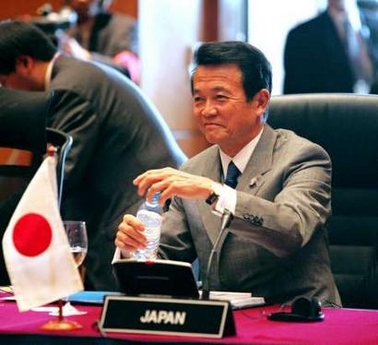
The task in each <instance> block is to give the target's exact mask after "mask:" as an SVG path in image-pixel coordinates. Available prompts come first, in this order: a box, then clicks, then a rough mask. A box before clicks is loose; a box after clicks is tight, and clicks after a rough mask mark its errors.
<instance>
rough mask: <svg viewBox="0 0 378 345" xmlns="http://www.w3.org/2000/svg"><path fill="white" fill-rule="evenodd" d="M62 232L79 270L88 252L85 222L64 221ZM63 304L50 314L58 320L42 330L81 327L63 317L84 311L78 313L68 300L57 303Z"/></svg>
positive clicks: (83, 312)
mask: <svg viewBox="0 0 378 345" xmlns="http://www.w3.org/2000/svg"><path fill="white" fill-rule="evenodd" d="M63 226H64V230H65V232H66V234H67V239H68V243H69V246H70V250H71V253H72V255H73V258H74V260H75V263H76V267H77V268H79V267H80V265H81V264H82V263H83V261H84V259H85V256H86V255H87V250H88V236H87V228H86V224H85V221H79V220H66V221H64V222H63ZM63 301H64V302H65V304H64V306H62V305H60V306H59V308H58V311H54V312H52V313H50V315H54V316H56V315H58V316H59V317H60V318H59V320H58V321H57V322H50V323H48V324H46V325H45V326H43V329H60V330H64V329H77V328H81V327H82V326H81V325H80V324H78V323H76V322H74V321H69V320H64V319H63V316H67V315H82V314H86V313H87V312H86V311H80V310H78V309H77V308H75V307H74V306H72V305H71V303H70V301H69V298H63V299H62V300H60V301H59V303H63Z"/></svg>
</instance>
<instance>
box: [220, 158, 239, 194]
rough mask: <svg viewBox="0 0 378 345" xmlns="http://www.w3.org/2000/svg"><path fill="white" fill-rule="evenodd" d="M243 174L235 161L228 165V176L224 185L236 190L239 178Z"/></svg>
mask: <svg viewBox="0 0 378 345" xmlns="http://www.w3.org/2000/svg"><path fill="white" fill-rule="evenodd" d="M240 174H241V172H240V170H239V169H238V167H237V166H236V165H235V163H234V162H233V161H231V162H230V163H229V164H228V168H227V175H226V179H225V181H224V183H225V184H226V185H227V186H230V187H231V188H235V187H236V185H237V184H238V177H239V176H240Z"/></svg>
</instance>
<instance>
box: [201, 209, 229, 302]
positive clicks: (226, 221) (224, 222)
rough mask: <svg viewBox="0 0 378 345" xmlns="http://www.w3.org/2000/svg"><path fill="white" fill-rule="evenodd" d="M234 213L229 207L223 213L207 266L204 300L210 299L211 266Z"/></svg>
mask: <svg viewBox="0 0 378 345" xmlns="http://www.w3.org/2000/svg"><path fill="white" fill-rule="evenodd" d="M233 218H234V217H233V215H232V213H231V212H230V210H228V209H227V208H225V209H224V211H223V214H222V223H221V228H220V231H219V233H218V236H217V238H216V240H215V243H214V246H213V248H212V249H211V252H210V256H209V260H208V261H207V268H206V277H205V279H204V282H203V288H202V296H201V299H203V300H208V299H209V297H210V279H209V277H210V273H211V267H212V265H213V260H214V255H215V254H216V253H217V252H218V250H219V243H220V239H221V238H222V235H223V233H224V231H225V230H226V229H227V228H228V227H229V226H230V224H231V221H232V219H233Z"/></svg>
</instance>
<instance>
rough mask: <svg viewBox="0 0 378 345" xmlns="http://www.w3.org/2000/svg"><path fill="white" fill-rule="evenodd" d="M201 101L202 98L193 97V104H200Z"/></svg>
mask: <svg viewBox="0 0 378 345" xmlns="http://www.w3.org/2000/svg"><path fill="white" fill-rule="evenodd" d="M201 101H203V98H202V97H198V96H196V97H194V102H195V103H199V102H201Z"/></svg>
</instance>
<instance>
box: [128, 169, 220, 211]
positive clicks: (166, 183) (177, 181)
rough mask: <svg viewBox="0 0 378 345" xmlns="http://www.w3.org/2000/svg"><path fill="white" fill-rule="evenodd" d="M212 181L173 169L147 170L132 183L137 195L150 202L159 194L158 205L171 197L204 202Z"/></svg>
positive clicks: (210, 190) (210, 189)
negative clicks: (136, 188) (135, 187)
mask: <svg viewBox="0 0 378 345" xmlns="http://www.w3.org/2000/svg"><path fill="white" fill-rule="evenodd" d="M212 182H213V181H212V180H211V179H209V178H207V177H203V176H197V175H192V174H188V173H185V172H182V171H179V170H177V169H173V168H163V169H154V170H148V171H146V172H145V173H143V174H141V175H139V176H138V177H137V178H136V179H135V180H134V181H133V183H134V185H136V186H137V187H138V194H139V195H146V198H147V199H148V200H151V199H152V197H153V195H154V194H155V193H157V192H160V193H161V194H160V204H161V205H163V204H164V203H165V202H166V200H168V199H169V198H171V197H172V196H179V197H181V198H186V199H203V200H205V199H206V198H207V197H208V196H209V195H210V194H211V192H212V188H211V186H212Z"/></svg>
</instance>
